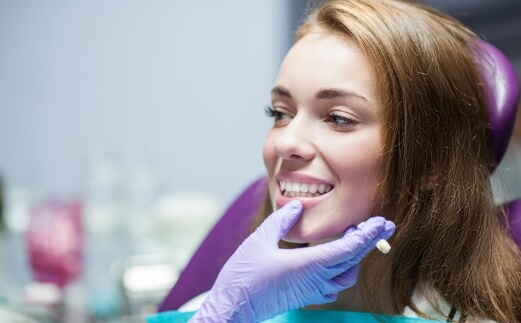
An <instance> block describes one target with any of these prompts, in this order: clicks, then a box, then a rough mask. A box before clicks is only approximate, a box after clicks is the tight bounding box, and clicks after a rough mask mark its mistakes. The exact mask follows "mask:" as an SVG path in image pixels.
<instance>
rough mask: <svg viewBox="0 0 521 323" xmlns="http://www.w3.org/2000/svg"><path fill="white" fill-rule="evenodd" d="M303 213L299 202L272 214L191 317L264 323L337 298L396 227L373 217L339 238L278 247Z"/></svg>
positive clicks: (354, 280)
mask: <svg viewBox="0 0 521 323" xmlns="http://www.w3.org/2000/svg"><path fill="white" fill-rule="evenodd" d="M301 212H302V204H301V203H300V202H299V201H298V200H294V201H291V202H289V203H288V204H286V205H285V206H283V207H282V208H281V209H279V210H277V211H276V212H274V213H273V214H272V215H271V216H270V217H268V218H267V219H266V220H265V221H264V222H263V223H262V225H261V226H259V227H258V228H257V230H255V232H254V233H253V234H252V235H251V236H250V237H249V238H248V239H246V240H245V241H244V242H243V244H242V245H241V246H240V247H239V249H238V250H237V251H236V252H235V253H234V254H233V255H232V257H231V258H230V259H229V260H228V261H227V262H226V264H225V265H224V267H223V269H222V270H221V272H220V274H219V277H218V278H217V281H216V282H215V284H214V286H213V288H212V290H211V291H210V294H209V295H208V297H207V298H206V300H205V302H204V303H203V305H202V307H201V309H199V311H197V313H196V314H195V315H194V316H193V317H192V319H191V321H192V322H261V321H263V320H266V319H268V318H271V317H273V316H275V315H278V314H281V313H284V312H287V311H289V310H292V309H298V308H301V307H304V306H307V305H311V304H324V303H329V302H331V301H334V300H336V298H337V297H338V293H339V292H340V291H342V290H344V289H346V288H349V287H351V286H353V285H354V284H355V282H356V277H357V272H358V267H359V266H358V265H359V263H360V260H361V259H362V258H363V257H364V256H365V255H366V254H367V253H368V252H369V251H371V250H372V249H373V248H374V247H375V245H376V243H377V241H379V240H380V241H381V239H388V238H389V237H390V236H391V235H392V234H393V232H394V229H395V227H394V224H393V223H392V222H389V221H386V220H385V219H384V218H382V217H374V218H370V219H368V220H367V221H366V222H365V223H363V224H361V225H359V226H358V227H356V228H350V229H349V230H347V232H346V233H345V235H344V236H343V238H341V239H338V240H335V241H331V242H328V243H325V244H321V245H317V246H313V247H308V248H300V249H294V250H287V249H281V248H279V247H278V245H277V243H278V242H279V240H280V238H281V237H283V236H284V235H285V233H286V232H287V231H288V230H290V228H291V226H292V225H293V224H295V222H296V221H297V219H298V218H299V216H300V214H301ZM384 241H385V240H384ZM237 295H248V297H247V299H242V298H241V297H236V296H237Z"/></svg>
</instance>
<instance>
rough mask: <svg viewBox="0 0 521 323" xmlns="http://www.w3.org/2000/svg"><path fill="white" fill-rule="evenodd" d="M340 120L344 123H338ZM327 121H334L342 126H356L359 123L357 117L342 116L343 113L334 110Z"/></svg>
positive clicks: (334, 123)
mask: <svg viewBox="0 0 521 323" xmlns="http://www.w3.org/2000/svg"><path fill="white" fill-rule="evenodd" d="M338 121H342V123H338ZM327 122H329V123H332V124H333V125H335V126H340V127H350V126H356V125H357V124H358V123H359V122H358V121H356V120H355V119H352V118H348V117H346V116H342V115H339V114H336V113H334V112H332V113H330V114H329V115H328V116H327Z"/></svg>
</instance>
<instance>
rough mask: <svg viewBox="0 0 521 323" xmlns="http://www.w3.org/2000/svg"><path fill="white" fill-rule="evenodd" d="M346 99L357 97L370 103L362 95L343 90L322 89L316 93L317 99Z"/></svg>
mask: <svg viewBox="0 0 521 323" xmlns="http://www.w3.org/2000/svg"><path fill="white" fill-rule="evenodd" d="M344 97H355V98H358V99H361V100H364V101H366V102H369V100H367V99H366V98H365V97H363V96H362V95H360V94H357V93H355V92H352V91H347V90H342V89H322V90H319V91H318V92H317V93H315V98H317V99H335V98H344Z"/></svg>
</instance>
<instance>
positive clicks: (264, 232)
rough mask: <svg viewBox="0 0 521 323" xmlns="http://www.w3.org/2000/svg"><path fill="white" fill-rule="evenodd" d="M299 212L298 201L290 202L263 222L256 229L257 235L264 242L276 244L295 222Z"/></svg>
mask: <svg viewBox="0 0 521 323" xmlns="http://www.w3.org/2000/svg"><path fill="white" fill-rule="evenodd" d="M301 212H302V203H301V202H300V201H299V200H291V201H289V202H288V203H287V204H286V205H284V206H283V207H281V208H280V209H278V210H277V211H275V212H273V213H272V214H271V215H270V216H269V217H268V218H267V219H266V220H264V222H263V223H262V224H261V225H260V226H259V227H258V228H257V234H260V235H261V236H262V238H263V239H265V241H269V242H270V243H275V244H277V243H278V242H279V240H280V239H281V238H282V237H283V236H285V235H286V233H288V231H289V230H290V229H291V227H293V225H294V224H295V222H297V220H298V218H299V216H300V213H301Z"/></svg>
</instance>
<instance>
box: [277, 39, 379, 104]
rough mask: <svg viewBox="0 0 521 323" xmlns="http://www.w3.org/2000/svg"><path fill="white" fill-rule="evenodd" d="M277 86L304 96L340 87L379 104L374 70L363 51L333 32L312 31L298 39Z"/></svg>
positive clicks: (286, 58) (281, 71)
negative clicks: (323, 89)
mask: <svg viewBox="0 0 521 323" xmlns="http://www.w3.org/2000/svg"><path fill="white" fill-rule="evenodd" d="M277 85H281V86H284V87H286V88H288V89H290V91H291V92H292V93H293V92H295V91H297V90H300V92H302V94H305V93H315V92H316V91H318V90H319V89H322V88H341V89H345V90H348V91H352V92H355V93H358V94H360V95H361V96H363V97H365V98H366V99H368V100H369V101H371V102H373V103H375V102H376V101H377V95H376V85H375V75H374V71H373V67H372V65H371V63H370V62H369V60H368V59H367V57H366V56H365V54H364V53H363V52H362V49H361V48H360V47H359V46H358V45H357V44H356V43H355V42H354V41H353V40H351V39H350V38H348V37H347V36H344V35H339V34H333V33H326V32H312V33H309V34H307V35H306V36H304V37H302V38H301V39H300V40H298V41H297V42H296V43H295V44H294V45H293V47H292V48H291V49H290V51H289V52H288V54H287V55H286V57H285V58H284V61H283V63H282V65H281V68H280V71H279V75H278V78H277Z"/></svg>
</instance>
